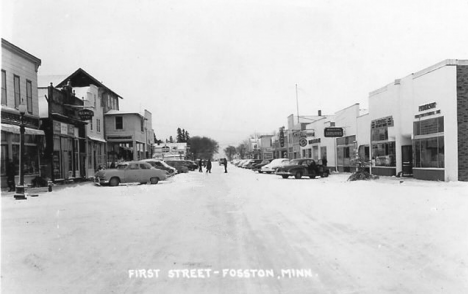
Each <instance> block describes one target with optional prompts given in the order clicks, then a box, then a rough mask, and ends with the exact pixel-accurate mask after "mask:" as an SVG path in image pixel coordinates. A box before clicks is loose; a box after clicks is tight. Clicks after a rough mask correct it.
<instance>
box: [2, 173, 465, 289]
mask: <svg viewBox="0 0 468 294" xmlns="http://www.w3.org/2000/svg"><path fill="white" fill-rule="evenodd" d="M223 171H224V169H223V167H221V166H218V165H217V164H215V165H214V166H213V172H212V173H211V174H206V173H199V172H190V173H188V174H180V175H177V176H175V177H174V178H172V179H170V180H168V181H165V182H160V183H159V184H157V185H128V186H120V187H98V186H94V185H93V184H92V183H90V182H88V183H84V184H80V185H78V186H74V187H66V188H63V189H56V190H54V191H53V192H51V193H43V194H41V195H40V196H39V197H35V198H28V200H26V201H15V200H14V199H13V197H12V196H11V197H7V196H6V195H2V249H1V253H2V254H1V256H2V279H1V282H2V285H1V287H2V289H1V290H2V291H1V292H2V293H60V294H61V293H288V294H292V293H369V294H371V293H372V294H375V293H399V294H401V293H425V294H429V293H468V183H463V182H453V183H444V182H428V181H418V180H414V179H407V178H403V179H399V178H380V179H379V180H375V181H371V182H347V181H346V179H347V177H348V176H349V174H333V175H331V176H330V177H328V178H324V179H321V178H317V179H314V180H312V179H306V178H304V179H301V180H296V179H286V180H285V179H282V178H281V177H279V176H276V175H266V174H258V173H253V172H252V171H250V170H244V169H240V168H236V167H234V166H232V165H230V166H229V167H228V171H229V172H228V173H227V174H225V173H224V172H223Z"/></svg>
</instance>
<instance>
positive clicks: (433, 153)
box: [421, 138, 438, 167]
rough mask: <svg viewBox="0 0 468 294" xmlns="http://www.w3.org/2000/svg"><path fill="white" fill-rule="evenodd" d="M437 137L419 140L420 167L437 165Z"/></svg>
mask: <svg viewBox="0 0 468 294" xmlns="http://www.w3.org/2000/svg"><path fill="white" fill-rule="evenodd" d="M437 153H438V148H437V138H430V139H424V140H421V167H438V161H437Z"/></svg>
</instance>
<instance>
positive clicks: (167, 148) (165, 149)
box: [161, 146, 171, 153]
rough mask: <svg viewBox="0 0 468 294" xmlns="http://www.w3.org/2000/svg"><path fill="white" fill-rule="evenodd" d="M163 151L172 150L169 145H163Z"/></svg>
mask: <svg viewBox="0 0 468 294" xmlns="http://www.w3.org/2000/svg"><path fill="white" fill-rule="evenodd" d="M161 151H162V152H163V153H167V152H169V151H171V148H170V147H169V146H163V147H162V148H161Z"/></svg>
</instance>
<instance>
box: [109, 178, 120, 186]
mask: <svg viewBox="0 0 468 294" xmlns="http://www.w3.org/2000/svg"><path fill="white" fill-rule="evenodd" d="M119 184H120V179H119V178H117V177H113V178H111V179H110V181H109V186H112V187H114V186H118V185H119Z"/></svg>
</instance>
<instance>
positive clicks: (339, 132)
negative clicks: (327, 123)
mask: <svg viewBox="0 0 468 294" xmlns="http://www.w3.org/2000/svg"><path fill="white" fill-rule="evenodd" d="M323 133H324V135H325V137H327V138H335V137H343V134H344V133H343V128H325V129H324V131H323Z"/></svg>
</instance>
